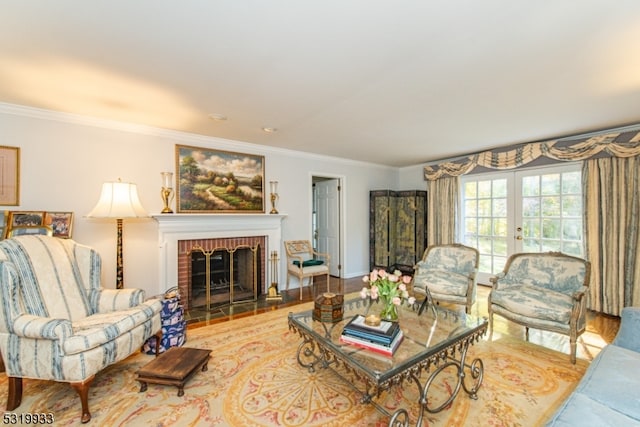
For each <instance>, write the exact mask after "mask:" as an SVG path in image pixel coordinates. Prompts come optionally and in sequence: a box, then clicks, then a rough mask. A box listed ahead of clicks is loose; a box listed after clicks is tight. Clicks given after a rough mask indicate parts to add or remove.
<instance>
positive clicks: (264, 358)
mask: <svg viewBox="0 0 640 427" xmlns="http://www.w3.org/2000/svg"><path fill="white" fill-rule="evenodd" d="M309 307H310V306H309V305H301V306H296V307H294V308H293V309H292V311H299V310H303V309H308V308H309ZM300 341H301V340H300V338H299V336H298V335H296V334H294V333H293V332H290V331H289V329H288V327H287V311H285V310H274V311H273V312H269V313H265V314H260V315H257V316H252V317H249V318H245V319H238V320H233V321H230V322H225V323H221V324H217V325H212V326H207V327H203V328H198V329H193V330H189V331H188V334H187V342H186V344H185V346H188V347H196V348H207V349H212V350H213V351H212V354H211V360H210V362H209V369H208V370H207V371H204V372H197V373H196V374H195V376H194V377H193V378H192V379H191V380H190V381H189V382H188V383H187V385H186V387H185V390H184V395H183V396H182V397H178V396H177V388H176V387H170V386H161V385H154V384H149V387H148V389H147V391H146V392H144V393H140V392H139V390H140V385H139V383H138V382H137V381H136V380H135V377H136V375H135V373H136V371H137V370H138V369H139V368H140V367H142V366H143V365H145V364H146V363H148V362H149V361H151V360H152V358H153V356H148V355H146V354H136V355H133V356H131V357H129V358H128V359H126V360H125V361H123V362H121V363H118V364H116V365H115V366H111V367H109V368H107V369H106V370H104V371H103V372H102V373H100V374H99V375H97V376H96V379H95V380H94V384H93V386H92V387H91V389H90V396H89V405H90V409H91V412H92V415H93V418H92V420H91V421H90V423H88V424H87V425H91V426H143V425H147V426H180V427H182V426H247V427H254V426H287V427H298V426H300V427H302V426H335V427H342V426H346V425H348V426H386V425H387V424H388V421H389V419H388V418H387V417H386V416H384V415H382V414H380V413H379V412H378V411H376V410H375V408H374V407H373V406H371V405H366V404H361V403H360V396H359V394H358V393H357V392H355V391H354V390H353V389H352V388H351V387H350V386H349V385H348V384H347V383H346V382H344V381H343V380H341V379H340V378H338V377H337V376H336V375H335V373H333V372H332V371H331V370H325V369H320V370H318V371H316V372H315V373H310V372H308V371H307V370H306V369H303V368H301V367H300V366H299V365H298V363H297V360H296V349H297V347H298V344H299V343H300ZM469 355H470V356H471V357H472V358H474V357H479V358H481V359H482V360H483V362H484V367H485V371H484V372H485V374H484V382H483V385H482V387H481V388H480V391H479V393H478V400H472V399H470V398H469V397H468V396H467V395H466V394H465V393H464V392H463V391H461V392H460V394H459V395H458V397H457V398H456V400H455V401H454V403H453V404H452V405H450V407H448V408H446V409H445V410H444V411H442V412H440V413H438V414H435V415H431V414H429V415H427V416H426V422H425V425H429V426H487V425H490V426H536V425H540V424H543V423H544V422H545V421H546V419H547V418H548V417H549V416H550V415H551V414H552V413H553V411H554V410H555V408H557V407H558V405H560V403H561V402H562V401H563V399H564V398H565V397H566V396H567V395H568V394H569V393H570V392H571V391H572V390H573V388H574V387H575V386H576V383H577V381H578V380H579V379H580V378H581V377H582V375H583V373H584V370H585V369H586V367H587V365H588V362H586V361H584V360H578V363H577V364H576V365H575V366H574V365H572V364H571V363H570V362H569V357H568V355H566V354H562V353H558V352H555V351H552V350H548V349H545V348H543V347H540V346H536V345H533V344H529V343H526V342H523V341H517V340H513V339H508V338H504V337H503V338H500V339H495V337H494V341H492V342H488V341H486V340H485V341H481V342H479V343H477V344H475V345H474V346H473V347H472V348H471V349H470V351H469ZM468 360H471V359H468ZM439 378H440V380H439V383H438V385H437V387H436V389H433V390H432V392H431V395H430V396H429V399H430V401H431V402H433V404H434V405H436V404H437V401H438V400H439V399H442V398H443V397H445V396H447V395H448V394H449V393H450V391H451V389H452V388H453V385H454V384H455V382H454V381H453V380H452V378H447V377H446V376H442V377H439ZM423 382H424V380H423ZM6 390H7V384H6V377H5V376H4V375H1V376H0V402H2V406H4V405H5V402H6ZM417 396H418V390H417V387H416V386H415V384H405V385H404V386H403V387H402V388H400V387H398V388H396V389H393V390H392V391H391V392H389V393H387V394H385V395H383V396H381V398H380V399H379V400H378V402H379V403H380V404H381V405H382V406H383V407H385V408H386V409H387V410H389V411H391V412H393V411H394V410H395V409H396V408H398V407H404V408H407V409H408V410H409V415H410V422H411V424H412V425H414V424H415V422H416V420H417V416H418V413H417ZM18 411H19V412H24V413H27V412H30V413H43V412H51V413H53V414H54V417H55V425H56V426H69V425H79V424H80V421H79V418H80V401H79V398H78V397H77V394H76V393H75V391H73V390H72V389H71V387H70V386H69V385H67V384H61V383H53V382H44V381H35V380H25V382H24V396H23V401H22V405H21V406H20V407H19V408H18Z"/></svg>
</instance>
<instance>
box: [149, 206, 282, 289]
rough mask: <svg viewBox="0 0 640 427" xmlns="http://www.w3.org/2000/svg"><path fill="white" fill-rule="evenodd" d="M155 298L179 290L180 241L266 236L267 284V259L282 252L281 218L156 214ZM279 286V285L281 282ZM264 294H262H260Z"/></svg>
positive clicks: (263, 215)
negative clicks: (157, 248)
mask: <svg viewBox="0 0 640 427" xmlns="http://www.w3.org/2000/svg"><path fill="white" fill-rule="evenodd" d="M152 217H153V218H154V219H155V220H156V221H158V247H159V254H160V255H159V257H160V258H159V263H158V264H159V268H160V271H159V276H158V277H159V279H160V280H159V283H158V294H162V293H164V292H165V291H166V290H167V289H169V288H172V287H174V286H178V242H179V241H181V240H196V239H220V238H230V237H251V236H266V237H267V238H266V248H265V256H266V257H267V260H266V263H265V264H266V272H265V273H266V274H265V278H266V282H269V280H270V278H271V271H270V270H271V265H270V263H269V262H268V261H269V259H268V258H269V255H270V254H271V252H272V251H277V252H278V257H279V258H282V256H281V254H280V252H281V248H282V220H283V219H284V218H286V215H282V214H157V215H152ZM278 282H279V283H282V281H281V278H280V277H279V278H278ZM263 291H264V290H263Z"/></svg>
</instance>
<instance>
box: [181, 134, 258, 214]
mask: <svg viewBox="0 0 640 427" xmlns="http://www.w3.org/2000/svg"><path fill="white" fill-rule="evenodd" d="M176 171H177V174H176V181H177V191H176V199H177V203H176V205H177V211H178V213H264V209H265V207H264V206H265V202H264V156H260V155H255V154H244V153H235V152H232V151H222V150H216V149H211V148H202V147H191V146H187V145H176Z"/></svg>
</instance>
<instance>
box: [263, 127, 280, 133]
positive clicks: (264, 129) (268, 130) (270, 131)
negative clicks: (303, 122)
mask: <svg viewBox="0 0 640 427" xmlns="http://www.w3.org/2000/svg"><path fill="white" fill-rule="evenodd" d="M262 130H263V131H265V132H266V133H275V132H277V131H278V129H276V128H272V127H269V126H264V127H263V128H262Z"/></svg>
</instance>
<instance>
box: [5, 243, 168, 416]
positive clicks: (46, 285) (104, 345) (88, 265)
mask: <svg viewBox="0 0 640 427" xmlns="http://www.w3.org/2000/svg"><path fill="white" fill-rule="evenodd" d="M100 273H101V260H100V256H99V255H98V253H97V252H95V251H94V250H93V249H91V248H89V247H86V246H83V245H80V244H78V243H76V242H74V241H73V240H70V239H59V238H56V237H50V236H42V235H38V236H36V235H29V236H19V237H15V238H11V239H7V240H4V241H2V242H0V292H1V296H2V298H1V300H0V301H1V304H2V310H0V351H1V352H2V359H3V362H4V366H5V370H6V375H7V377H8V385H9V392H8V398H7V411H12V410H14V409H15V408H17V407H18V406H20V403H21V400H22V379H23V378H32V379H40V380H53V381H60V382H68V383H70V384H71V386H72V387H73V388H74V389H75V390H76V392H77V393H78V395H79V397H80V400H81V404H82V418H81V419H82V422H83V423H86V422H88V421H89V420H90V419H91V413H90V411H89V404H88V394H89V386H90V384H91V382H92V380H93V379H94V377H95V375H96V373H98V372H100V370H102V369H104V368H105V367H107V366H109V365H111V364H113V363H115V362H118V361H120V360H122V359H124V358H126V357H127V356H129V355H130V354H132V353H133V352H135V351H138V350H140V349H141V348H142V345H143V344H144V342H145V341H146V340H147V338H149V337H151V336H152V335H156V336H157V337H158V338H161V335H160V333H159V331H160V330H161V326H160V310H161V309H162V304H161V302H160V301H159V300H157V299H151V300H148V301H145V297H144V291H142V290H140V289H104V288H102V287H101V286H100Z"/></svg>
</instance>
